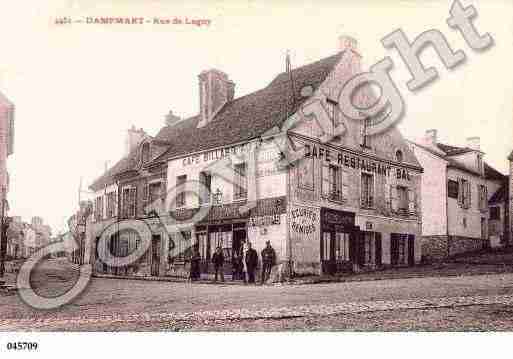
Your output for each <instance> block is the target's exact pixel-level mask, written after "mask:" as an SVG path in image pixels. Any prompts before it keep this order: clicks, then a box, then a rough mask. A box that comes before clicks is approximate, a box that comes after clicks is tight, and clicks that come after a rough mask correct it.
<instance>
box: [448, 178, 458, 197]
mask: <svg viewBox="0 0 513 359" xmlns="http://www.w3.org/2000/svg"><path fill="white" fill-rule="evenodd" d="M458 193H459V185H458V181H453V180H449V181H448V182H447V196H448V197H449V198H456V199H457V198H458Z"/></svg>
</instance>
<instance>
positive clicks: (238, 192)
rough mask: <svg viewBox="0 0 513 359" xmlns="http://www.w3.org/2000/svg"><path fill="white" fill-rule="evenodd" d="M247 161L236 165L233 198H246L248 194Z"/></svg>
mask: <svg viewBox="0 0 513 359" xmlns="http://www.w3.org/2000/svg"><path fill="white" fill-rule="evenodd" d="M246 167H247V166H246V163H239V164H236V165H235V166H234V168H233V169H234V172H235V173H234V177H235V178H234V181H233V199H234V200H240V199H245V198H247V196H248V182H247V175H246Z"/></svg>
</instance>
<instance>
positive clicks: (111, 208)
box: [107, 192, 117, 218]
mask: <svg viewBox="0 0 513 359" xmlns="http://www.w3.org/2000/svg"><path fill="white" fill-rule="evenodd" d="M116 202H117V201H116V192H109V193H107V218H112V217H114V216H115V215H116Z"/></svg>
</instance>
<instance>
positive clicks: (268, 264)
mask: <svg viewBox="0 0 513 359" xmlns="http://www.w3.org/2000/svg"><path fill="white" fill-rule="evenodd" d="M261 255H262V284H264V283H265V282H266V281H267V280H268V279H269V277H270V276H271V268H272V267H273V266H274V265H275V264H276V252H275V251H274V248H273V247H272V246H271V242H270V241H267V242H265V248H264V249H263V250H262V253H261Z"/></svg>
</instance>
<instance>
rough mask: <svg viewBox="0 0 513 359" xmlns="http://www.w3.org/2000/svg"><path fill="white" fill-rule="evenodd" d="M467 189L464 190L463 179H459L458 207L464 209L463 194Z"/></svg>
mask: <svg viewBox="0 0 513 359" xmlns="http://www.w3.org/2000/svg"><path fill="white" fill-rule="evenodd" d="M464 191H465V188H463V179H461V178H458V205H459V206H460V207H463V193H464Z"/></svg>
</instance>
